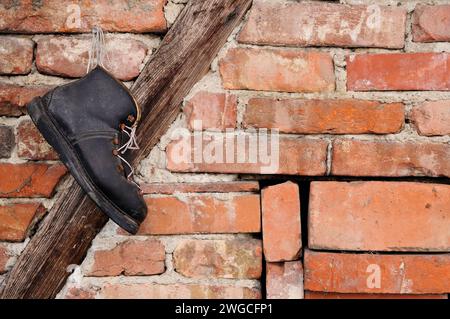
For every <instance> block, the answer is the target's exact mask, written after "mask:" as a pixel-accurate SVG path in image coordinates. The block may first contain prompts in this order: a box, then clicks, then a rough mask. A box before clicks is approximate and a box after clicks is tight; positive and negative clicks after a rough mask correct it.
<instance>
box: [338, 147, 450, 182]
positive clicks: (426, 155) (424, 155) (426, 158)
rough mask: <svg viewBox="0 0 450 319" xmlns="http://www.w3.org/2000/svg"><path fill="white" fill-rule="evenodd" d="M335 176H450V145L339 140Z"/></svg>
mask: <svg viewBox="0 0 450 319" xmlns="http://www.w3.org/2000/svg"><path fill="white" fill-rule="evenodd" d="M332 157H333V161H332V167H331V172H332V174H333V175H344V176H345V175H348V176H432V177H437V176H447V177H449V176H450V162H449V161H448V159H449V158H450V145H449V144H445V143H432V142H409V141H405V142H401V141H381V140H375V141H358V140H350V139H348V140H347V139H345V140H336V141H335V142H334V144H333V156H332Z"/></svg>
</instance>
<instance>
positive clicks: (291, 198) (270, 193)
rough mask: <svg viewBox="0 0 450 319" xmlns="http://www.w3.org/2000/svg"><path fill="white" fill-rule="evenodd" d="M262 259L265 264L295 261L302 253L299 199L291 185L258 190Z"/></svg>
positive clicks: (288, 183)
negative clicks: (260, 213)
mask: <svg viewBox="0 0 450 319" xmlns="http://www.w3.org/2000/svg"><path fill="white" fill-rule="evenodd" d="M261 196H262V198H261V203H262V226H263V246H264V256H265V258H266V260H267V261H270V262H274V261H284V260H295V259H297V258H298V257H299V255H300V252H301V249H302V239H301V222H300V195H299V189H298V185H297V184H295V183H292V182H286V183H283V184H279V185H275V186H269V187H267V188H265V189H263V190H262V194H261Z"/></svg>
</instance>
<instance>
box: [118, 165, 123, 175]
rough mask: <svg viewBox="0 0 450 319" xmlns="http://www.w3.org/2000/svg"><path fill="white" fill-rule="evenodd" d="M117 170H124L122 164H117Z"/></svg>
mask: <svg viewBox="0 0 450 319" xmlns="http://www.w3.org/2000/svg"><path fill="white" fill-rule="evenodd" d="M117 170H118V171H119V172H120V173H122V172H123V171H124V168H123V166H122V165H120V164H119V165H117Z"/></svg>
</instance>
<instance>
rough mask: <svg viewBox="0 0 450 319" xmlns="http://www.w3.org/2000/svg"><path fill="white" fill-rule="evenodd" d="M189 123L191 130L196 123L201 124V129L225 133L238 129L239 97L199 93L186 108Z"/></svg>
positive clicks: (195, 128) (194, 128)
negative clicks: (229, 129) (226, 130)
mask: <svg viewBox="0 0 450 319" xmlns="http://www.w3.org/2000/svg"><path fill="white" fill-rule="evenodd" d="M184 113H185V114H186V118H187V122H188V125H189V128H190V129H191V130H198V129H199V128H197V127H194V124H195V121H200V122H201V127H200V129H203V130H205V129H214V130H222V131H224V130H225V129H227V128H235V127H236V117H237V97H236V96H235V95H231V94H226V93H210V92H205V91H202V92H198V93H197V94H196V95H194V97H193V98H191V99H190V100H189V101H188V102H187V103H186V106H185V107H184Z"/></svg>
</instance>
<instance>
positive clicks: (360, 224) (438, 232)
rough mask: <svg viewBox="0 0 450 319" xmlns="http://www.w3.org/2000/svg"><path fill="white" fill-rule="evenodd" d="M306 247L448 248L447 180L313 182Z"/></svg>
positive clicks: (449, 204) (449, 196)
mask: <svg viewBox="0 0 450 319" xmlns="http://www.w3.org/2000/svg"><path fill="white" fill-rule="evenodd" d="M310 194H311V195H310V203H309V221H308V225H309V237H308V247H309V248H312V249H323V250H362V251H450V218H449V217H450V216H449V214H448V207H450V185H439V184H428V183H427V184H425V183H423V184H421V183H402V182H353V183H344V182H313V183H312V184H311V193H310Z"/></svg>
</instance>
